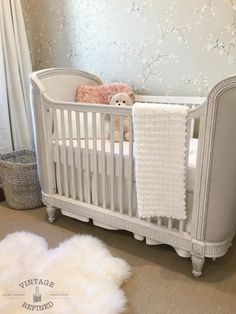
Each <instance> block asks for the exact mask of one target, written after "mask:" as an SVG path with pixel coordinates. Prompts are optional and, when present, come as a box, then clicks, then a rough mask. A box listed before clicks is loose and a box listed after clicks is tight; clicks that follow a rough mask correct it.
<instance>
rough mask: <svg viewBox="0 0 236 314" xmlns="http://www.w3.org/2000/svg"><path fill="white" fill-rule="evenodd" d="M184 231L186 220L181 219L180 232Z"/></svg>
mask: <svg viewBox="0 0 236 314" xmlns="http://www.w3.org/2000/svg"><path fill="white" fill-rule="evenodd" d="M183 231H184V220H183V219H180V221H179V232H183Z"/></svg>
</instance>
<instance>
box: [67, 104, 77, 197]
mask: <svg viewBox="0 0 236 314" xmlns="http://www.w3.org/2000/svg"><path fill="white" fill-rule="evenodd" d="M68 127H69V158H70V177H71V196H72V198H73V199H76V193H75V164H74V148H73V134H72V118H71V111H70V110H69V111H68Z"/></svg>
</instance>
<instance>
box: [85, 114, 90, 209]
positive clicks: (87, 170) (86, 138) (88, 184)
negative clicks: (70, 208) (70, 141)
mask: <svg viewBox="0 0 236 314" xmlns="http://www.w3.org/2000/svg"><path fill="white" fill-rule="evenodd" d="M84 137H85V164H86V193H87V203H88V204H91V193H90V160H89V159H90V158H89V138H88V114H87V112H84Z"/></svg>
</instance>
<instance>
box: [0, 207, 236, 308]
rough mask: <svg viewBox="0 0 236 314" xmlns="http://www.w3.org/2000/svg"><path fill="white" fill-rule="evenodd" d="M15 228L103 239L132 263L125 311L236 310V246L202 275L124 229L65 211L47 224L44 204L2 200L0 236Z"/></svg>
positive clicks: (49, 236)
mask: <svg viewBox="0 0 236 314" xmlns="http://www.w3.org/2000/svg"><path fill="white" fill-rule="evenodd" d="M19 230H27V231H31V232H34V233H36V234H38V235H41V236H43V237H44V238H45V239H46V240H47V241H48V242H49V245H50V247H54V246H56V245H57V244H58V243H59V242H61V241H63V240H64V239H67V238H69V237H71V236H72V235H74V234H79V233H83V234H91V235H93V236H96V237H98V238H99V239H101V240H103V241H104V242H105V243H106V244H107V245H108V247H109V249H110V250H111V252H112V254H113V255H115V256H119V257H122V258H124V259H126V260H127V262H128V263H129V264H130V265H131V267H132V271H133V275H132V277H131V279H129V280H128V282H127V283H126V284H125V285H124V290H125V292H126V295H127V297H128V300H129V306H128V309H127V311H126V312H125V314H192V313H194V314H195V313H196V314H198V313H201V314H203V313H204V314H205V313H209V314H234V313H236V248H235V247H233V248H231V249H230V251H229V252H228V254H227V255H226V256H225V257H222V258H219V259H218V260H216V261H215V262H213V261H212V260H207V261H206V264H205V269H204V276H203V277H202V278H200V279H193V278H192V276H191V262H190V260H189V259H183V258H180V257H179V256H178V255H177V254H176V253H175V252H174V251H173V249H171V248H170V247H168V246H164V245H163V246H152V247H150V246H147V245H145V244H144V243H142V242H138V241H136V240H135V239H134V238H133V237H132V235H131V234H130V233H128V232H122V231H107V230H103V229H101V228H98V227H95V226H93V225H92V224H86V223H81V222H79V221H77V220H74V219H71V218H68V217H65V216H60V217H59V219H58V220H57V221H56V222H55V223H54V224H53V225H50V224H48V222H47V220H46V212H45V209H44V208H39V209H34V210H28V211H15V210H12V209H10V208H7V206H6V204H5V203H0V238H1V239H2V238H3V237H4V236H5V235H7V234H8V233H12V232H14V231H19ZM101 314H102V313H101Z"/></svg>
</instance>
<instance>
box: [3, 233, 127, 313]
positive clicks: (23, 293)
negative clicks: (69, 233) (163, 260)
mask: <svg viewBox="0 0 236 314" xmlns="http://www.w3.org/2000/svg"><path fill="white" fill-rule="evenodd" d="M129 275H130V268H129V265H128V264H127V263H126V262H125V261H124V260H122V259H120V258H117V257H113V256H112V255H111V254H110V252H109V251H108V249H107V248H106V246H105V245H104V244H103V243H102V242H101V241H100V240H98V239H96V238H93V237H91V236H88V235H76V236H73V237H72V238H70V239H69V240H66V241H64V242H63V243H61V244H60V245H59V246H58V247H56V248H54V249H48V244H47V242H46V241H45V240H44V239H43V238H42V237H40V236H37V235H35V234H32V233H28V232H24V231H22V232H16V233H12V234H9V235H8V236H6V238H5V239H3V240H2V241H1V242H0V313H1V314H13V313H14V314H15V313H17V314H21V313H24V314H25V313H37V312H40V313H50V314H51V313H55V314H72V313H73V314H77V313H78V314H116V313H122V312H123V311H124V309H125V305H126V297H125V295H124V292H123V291H122V290H121V289H120V286H121V284H122V282H123V281H124V280H125V279H127V278H128V277H129Z"/></svg>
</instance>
